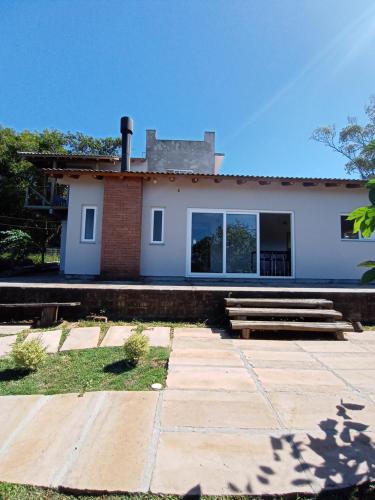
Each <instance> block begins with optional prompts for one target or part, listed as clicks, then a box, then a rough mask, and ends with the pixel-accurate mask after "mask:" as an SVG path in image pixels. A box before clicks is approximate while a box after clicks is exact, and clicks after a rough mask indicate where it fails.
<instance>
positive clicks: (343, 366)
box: [315, 352, 375, 370]
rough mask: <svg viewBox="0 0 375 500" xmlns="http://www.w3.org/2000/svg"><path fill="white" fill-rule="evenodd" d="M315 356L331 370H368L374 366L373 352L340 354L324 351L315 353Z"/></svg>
mask: <svg viewBox="0 0 375 500" xmlns="http://www.w3.org/2000/svg"><path fill="white" fill-rule="evenodd" d="M315 357H316V358H317V359H319V361H321V362H322V363H324V364H325V365H327V366H328V368H330V369H333V370H335V369H340V370H353V369H355V370H368V369H369V368H372V367H375V353H370V352H358V353H349V352H343V353H340V356H337V354H333V353H328V352H324V353H316V354H315Z"/></svg>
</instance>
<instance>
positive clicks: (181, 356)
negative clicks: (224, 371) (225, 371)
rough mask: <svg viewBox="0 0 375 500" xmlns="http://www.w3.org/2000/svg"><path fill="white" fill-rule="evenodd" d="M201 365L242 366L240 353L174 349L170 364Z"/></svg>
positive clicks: (222, 350) (221, 350) (220, 350)
mask: <svg viewBox="0 0 375 500" xmlns="http://www.w3.org/2000/svg"><path fill="white" fill-rule="evenodd" d="M179 365H199V366H241V367H243V362H242V360H241V357H240V355H239V354H238V353H237V352H236V351H234V350H231V351H229V350H228V351H226V350H224V349H210V351H207V349H173V351H172V353H171V356H170V358H169V366H179Z"/></svg>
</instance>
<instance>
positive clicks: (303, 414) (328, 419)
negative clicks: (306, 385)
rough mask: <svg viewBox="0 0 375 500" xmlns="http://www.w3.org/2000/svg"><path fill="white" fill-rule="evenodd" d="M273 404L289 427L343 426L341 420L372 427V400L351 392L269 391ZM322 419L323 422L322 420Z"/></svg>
mask: <svg viewBox="0 0 375 500" xmlns="http://www.w3.org/2000/svg"><path fill="white" fill-rule="evenodd" d="M268 396H269V398H270V400H271V402H272V406H273V407H274V408H275V410H276V411H277V413H278V414H279V415H280V417H281V419H282V421H283V422H284V424H285V425H286V427H288V428H290V429H306V430H309V429H314V428H315V429H317V428H318V427H321V426H322V425H325V428H327V427H329V428H331V429H334V428H335V427H336V428H339V427H340V428H342V426H343V422H344V420H347V421H350V422H358V423H360V424H361V425H364V426H366V428H367V430H369V431H371V430H373V431H375V404H374V403H371V402H369V401H368V400H366V399H365V398H361V397H359V396H357V395H355V394H354V393H352V392H343V393H340V392H339V393H336V394H326V393H324V392H322V393H319V394H313V393H309V394H307V393H305V394H296V393H293V392H271V393H269V394H268ZM323 422H325V424H323Z"/></svg>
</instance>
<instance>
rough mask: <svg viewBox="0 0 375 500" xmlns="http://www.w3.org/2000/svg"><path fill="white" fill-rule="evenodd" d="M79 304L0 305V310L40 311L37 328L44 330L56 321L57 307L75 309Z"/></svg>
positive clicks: (29, 303) (37, 303)
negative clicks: (26, 309)
mask: <svg viewBox="0 0 375 500" xmlns="http://www.w3.org/2000/svg"><path fill="white" fill-rule="evenodd" d="M80 305H81V302H27V303H23V304H0V309H25V308H29V309H41V310H42V311H41V316H40V320H39V322H38V326H39V327H41V328H45V327H47V326H51V325H53V324H54V323H56V321H57V317H58V312H59V307H77V306H80Z"/></svg>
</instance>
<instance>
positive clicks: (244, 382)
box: [167, 366, 256, 391]
mask: <svg viewBox="0 0 375 500" xmlns="http://www.w3.org/2000/svg"><path fill="white" fill-rule="evenodd" d="M167 387H168V389H192V390H195V389H203V390H224V391H255V390H256V386H255V383H254V381H253V380H252V379H251V377H250V375H249V373H248V372H247V371H246V370H245V369H244V368H216V367H191V366H186V367H178V368H172V369H171V370H169V373H168V377H167Z"/></svg>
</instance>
